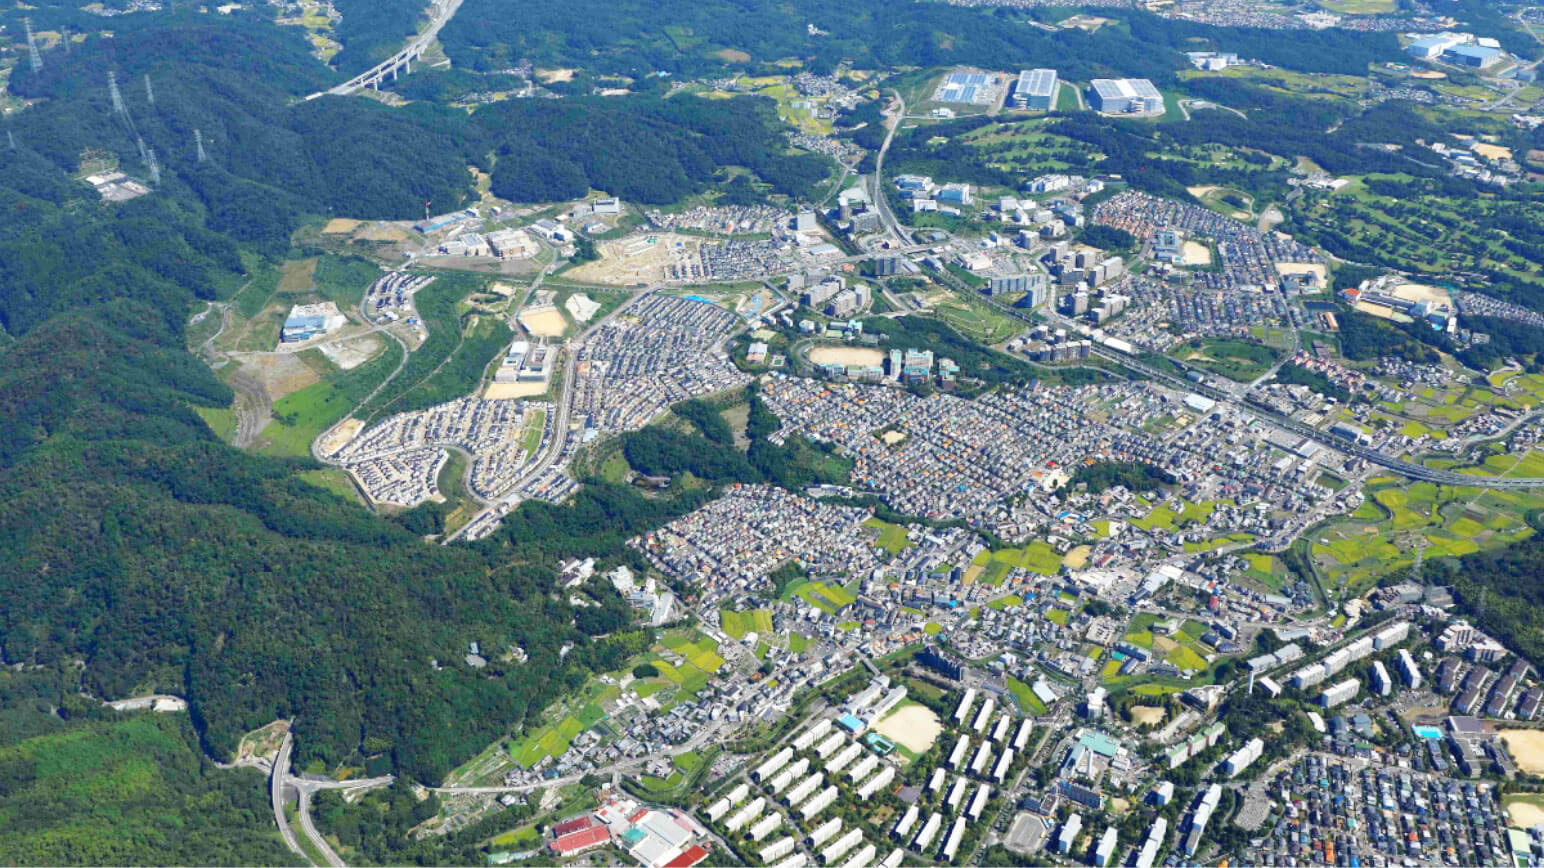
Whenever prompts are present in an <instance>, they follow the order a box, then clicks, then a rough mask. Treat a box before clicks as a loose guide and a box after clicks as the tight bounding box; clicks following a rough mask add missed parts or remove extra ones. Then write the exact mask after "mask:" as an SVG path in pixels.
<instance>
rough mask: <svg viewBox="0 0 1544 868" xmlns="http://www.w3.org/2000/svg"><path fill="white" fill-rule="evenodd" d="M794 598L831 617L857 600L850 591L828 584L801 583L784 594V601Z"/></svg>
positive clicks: (855, 595) (856, 596)
mask: <svg viewBox="0 0 1544 868" xmlns="http://www.w3.org/2000/svg"><path fill="white" fill-rule="evenodd" d="M854 587H856V583H854ZM794 597H797V598H798V599H801V600H803V601H804V602H806V603H809V604H810V605H811V606H814V607H815V608H817V609H819V610H821V611H822V612H825V613H827V614H831V615H835V614H836V613H837V612H839V611H841V610H842V609H844V608H846V607H847V606H850V605H852V604H853V603H854V602H855V601H856V600H857V599H858V595H857V594H856V593H855V592H854V591H853V590H852V589H850V588H844V587H842V586H841V585H837V584H831V583H828V582H803V583H801V584H797V585H792V586H790V587H789V588H788V590H787V591H785V592H784V599H785V600H791V599H793V598H794Z"/></svg>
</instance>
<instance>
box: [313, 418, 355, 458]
mask: <svg viewBox="0 0 1544 868" xmlns="http://www.w3.org/2000/svg"><path fill="white" fill-rule="evenodd" d="M364 429H365V423H364V422H361V421H360V420H358V419H344V420H343V422H342V423H341V424H339V425H338V427H337V428H334V429H333V430H332V433H331V434H329V435H328V436H327V437H324V438H323V439H322V441H321V442H320V443H318V444H316V450H317V451H318V452H320V453H321V454H323V455H333V454H335V453H336V452H337V451H338V450H339V449H342V448H343V447H345V446H347V445H348V442H349V441H350V440H353V439H354V438H355V437H358V436H359V432H360V431H363V430H364Z"/></svg>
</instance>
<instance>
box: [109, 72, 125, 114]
mask: <svg viewBox="0 0 1544 868" xmlns="http://www.w3.org/2000/svg"><path fill="white" fill-rule="evenodd" d="M107 93H108V95H109V96H111V97H112V98H113V111H114V112H115V113H117V114H120V115H127V114H128V113H129V110H128V109H126V108H124V107H123V94H121V93H119V92H118V74H117V73H115V72H113V71H112V70H110V69H109V70H108V71H107Z"/></svg>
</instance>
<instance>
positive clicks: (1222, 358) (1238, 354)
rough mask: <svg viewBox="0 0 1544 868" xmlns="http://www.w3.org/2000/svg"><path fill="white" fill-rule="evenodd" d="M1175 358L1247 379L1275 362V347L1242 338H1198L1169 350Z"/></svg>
mask: <svg viewBox="0 0 1544 868" xmlns="http://www.w3.org/2000/svg"><path fill="white" fill-rule="evenodd" d="M1169 355H1170V356H1171V357H1173V358H1176V359H1179V360H1181V361H1184V362H1187V363H1189V364H1192V365H1195V366H1196V367H1198V368H1204V369H1205V370H1208V371H1211V372H1212V373H1214V374H1220V375H1222V376H1224V377H1227V378H1229V379H1232V380H1238V381H1247V380H1252V379H1254V378H1255V377H1258V376H1260V375H1261V374H1263V373H1265V372H1266V371H1267V370H1269V369H1270V367H1271V365H1273V364H1275V362H1276V359H1277V353H1276V351H1275V350H1274V349H1272V348H1270V347H1267V346H1262V345H1260V344H1252V343H1249V342H1247V341H1240V340H1220V339H1200V338H1198V339H1195V340H1191V341H1188V342H1186V343H1182V344H1180V345H1179V346H1177V347H1175V348H1174V349H1172V350H1170V351H1169Z"/></svg>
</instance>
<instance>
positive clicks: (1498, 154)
mask: <svg viewBox="0 0 1544 868" xmlns="http://www.w3.org/2000/svg"><path fill="white" fill-rule="evenodd" d="M1471 150H1473V151H1474V152H1475V153H1476V154H1479V155H1480V156H1482V157H1484V158H1485V159H1487V160H1510V159H1512V149H1511V148H1505V147H1502V146H1501V145H1480V144H1477V145H1475V146H1474V147H1473V148H1472V149H1471Z"/></svg>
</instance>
